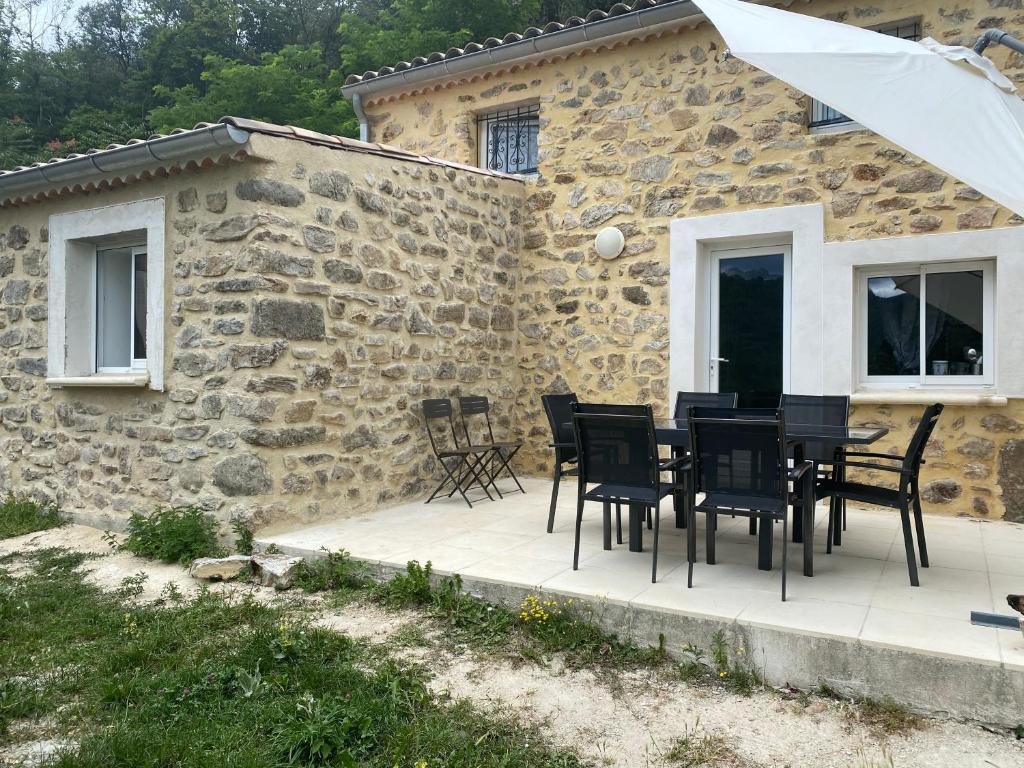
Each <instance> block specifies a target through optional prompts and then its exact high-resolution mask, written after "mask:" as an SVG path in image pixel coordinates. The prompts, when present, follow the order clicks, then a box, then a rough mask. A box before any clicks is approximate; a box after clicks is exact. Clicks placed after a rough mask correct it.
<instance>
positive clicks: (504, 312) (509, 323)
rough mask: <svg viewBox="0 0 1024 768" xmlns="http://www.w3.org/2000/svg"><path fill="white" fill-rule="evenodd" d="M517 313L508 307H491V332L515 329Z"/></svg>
mask: <svg viewBox="0 0 1024 768" xmlns="http://www.w3.org/2000/svg"><path fill="white" fill-rule="evenodd" d="M515 323H516V316H515V313H514V312H513V311H512V310H511V309H510V308H508V307H505V306H502V305H496V306H494V307H491V330H492V331H511V330H513V329H514V328H515Z"/></svg>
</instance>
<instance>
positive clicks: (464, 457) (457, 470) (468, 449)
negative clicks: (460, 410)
mask: <svg viewBox="0 0 1024 768" xmlns="http://www.w3.org/2000/svg"><path fill="white" fill-rule="evenodd" d="M422 407H423V418H424V420H425V421H426V423H427V437H429V438H430V448H431V450H432V451H433V452H434V456H435V457H436V458H437V461H438V463H439V464H440V465H441V469H442V470H444V474H445V476H444V478H443V479H442V480H441V482H440V484H439V485H438V486H437V488H435V489H434V492H433V493H432V494H430V498H429V499H427V501H426V503H427V504H429V503H430V502H432V501H433V500H434V499H435V498H437V497H438V496H439V495H440V494H441V493H443V492H444V491H445V489H447V488H448V485H449V484H451V490H450V491H449V492H448V494H447V495H448V496H452V495H454V494H455V493H456V491H457V492H458V493H459V495H460V496H462V500H463V501H465V502H466V504H468V505H469V507H470V508H472V507H473V503H472V502H471V501H470V500H469V497H468V496H467V495H466V491H468V490H469V489H470V488H471V487H472V486H473V485H474V483H475V484H476V485H479V486H480V488H481V489H482V490H483V492H484V493H485V494H486V495H487V498H488V499H490V500H491V501H494V497H493V496H491V494H490V492H489V491H488V490H487V486H488V485H489V482H484V480H485V478H486V479H488V480H489V478H488V477H487V473H486V471H485V470H484V468H483V464H484V462H485V460H486V458H487V456H488V454H489V453H490V449H482V448H478V447H473V446H463V445H460V444H459V437H458V434H457V433H456V432H455V419H454V417H453V416H452V401H451V400H449V399H448V398H439V399H431V400H424V401H423V403H422ZM438 422H440V424H438ZM445 422H447V425H446V424H445ZM435 425H437V426H435ZM449 433H450V434H451V439H450V440H449V439H448V434H449ZM452 459H455V461H451V460H452ZM449 464H451V466H449ZM477 501H481V499H477Z"/></svg>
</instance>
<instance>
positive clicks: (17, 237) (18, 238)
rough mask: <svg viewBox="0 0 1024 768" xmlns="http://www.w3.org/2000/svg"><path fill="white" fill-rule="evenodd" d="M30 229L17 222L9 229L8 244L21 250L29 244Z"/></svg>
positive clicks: (16, 249) (14, 248)
mask: <svg viewBox="0 0 1024 768" xmlns="http://www.w3.org/2000/svg"><path fill="white" fill-rule="evenodd" d="M28 241H29V234H28V230H27V229H26V228H25V227H23V226H21V225H20V224H15V225H14V226H12V227H11V228H10V229H9V230H7V246H8V247H9V248H12V249H13V250H15V251H20V250H21V249H22V248H24V247H25V246H26V245H28Z"/></svg>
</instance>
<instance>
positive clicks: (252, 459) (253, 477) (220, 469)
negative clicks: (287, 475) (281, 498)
mask: <svg viewBox="0 0 1024 768" xmlns="http://www.w3.org/2000/svg"><path fill="white" fill-rule="evenodd" d="M213 484H214V485H215V486H216V487H217V489H218V490H220V492H221V493H223V494H224V495H225V496H256V495H259V494H261V493H267V492H268V491H270V489H271V488H273V487H274V479H273V477H272V476H271V474H270V470H269V469H268V467H267V464H266V462H265V461H263V459H261V458H260V457H259V456H257V455H255V454H252V453H242V454H236V455H234V456H228V457H226V458H224V459H221V460H220V461H219V462H217V464H215V465H214V467H213Z"/></svg>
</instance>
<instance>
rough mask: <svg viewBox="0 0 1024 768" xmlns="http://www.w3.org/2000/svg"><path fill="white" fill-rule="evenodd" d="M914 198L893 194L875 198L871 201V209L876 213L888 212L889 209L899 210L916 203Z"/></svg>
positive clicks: (911, 206)
mask: <svg viewBox="0 0 1024 768" xmlns="http://www.w3.org/2000/svg"><path fill="white" fill-rule="evenodd" d="M916 202H917V201H916V200H914V198H912V197H905V196H903V195H893V196H892V197H883V198H882V199H880V200H875V201H874V202H872V203H871V210H873V211H875V212H876V213H890V212H891V211H899V210H903V209H906V208H913V207H914V205H915V204H916Z"/></svg>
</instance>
